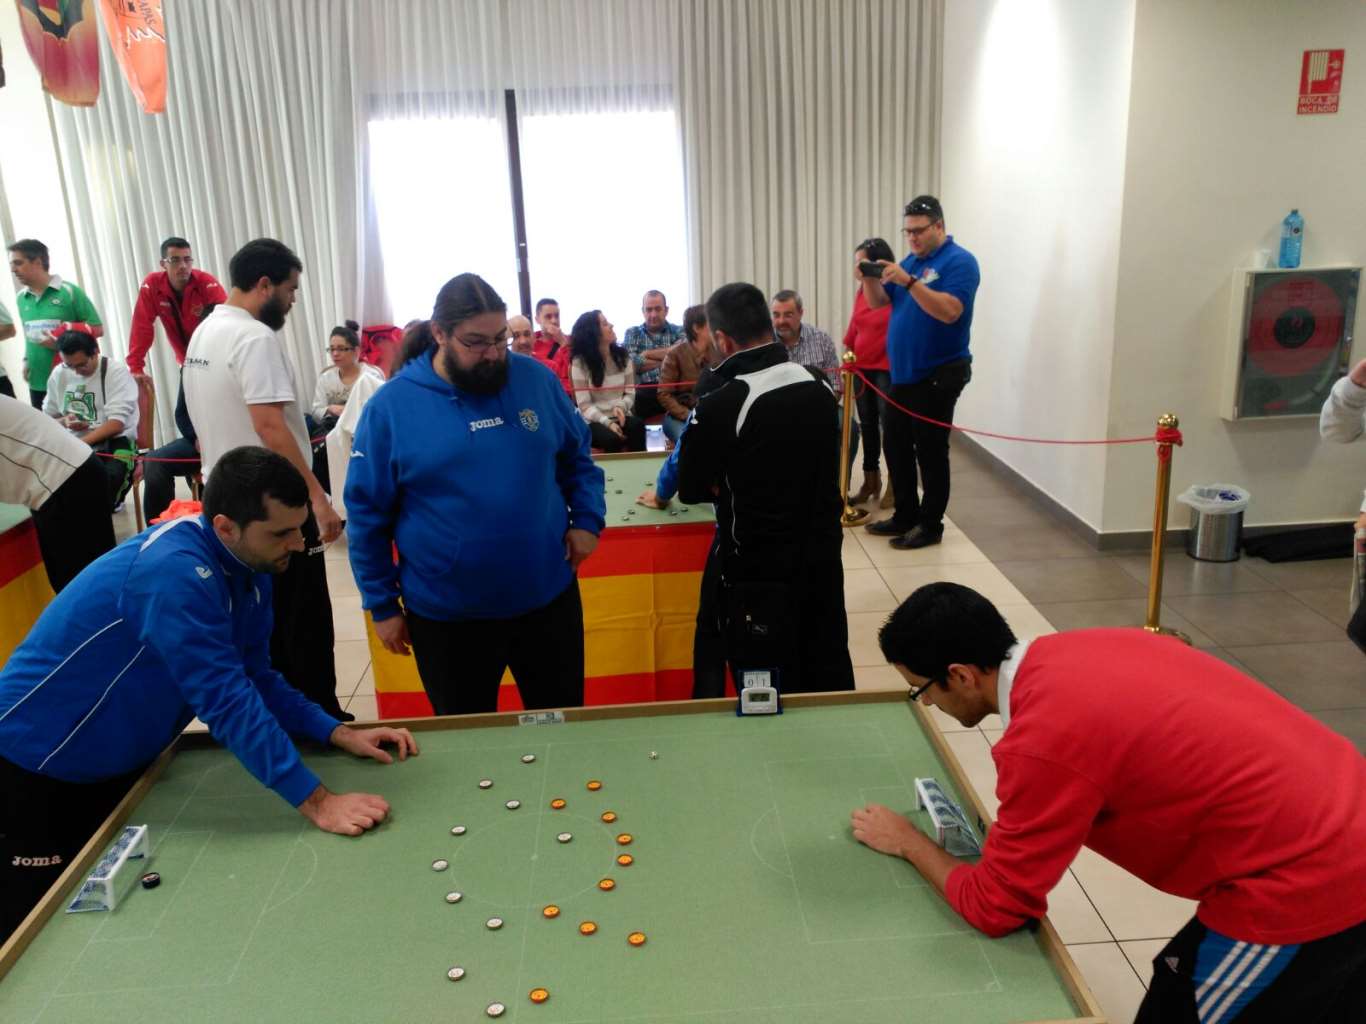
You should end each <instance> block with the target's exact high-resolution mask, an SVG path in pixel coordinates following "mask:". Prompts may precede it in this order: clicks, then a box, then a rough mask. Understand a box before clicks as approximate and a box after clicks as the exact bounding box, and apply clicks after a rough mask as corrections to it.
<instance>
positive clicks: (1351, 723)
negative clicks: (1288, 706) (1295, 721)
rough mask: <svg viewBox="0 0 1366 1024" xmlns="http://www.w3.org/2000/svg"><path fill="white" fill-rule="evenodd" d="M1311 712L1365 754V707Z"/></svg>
mask: <svg viewBox="0 0 1366 1024" xmlns="http://www.w3.org/2000/svg"><path fill="white" fill-rule="evenodd" d="M1311 714H1313V716H1314V717H1315V718H1317V719H1318V720H1319V721H1320V722H1322V723H1323V724H1324V725H1326V726H1328V728H1330V729H1332V730H1333V731H1334V732H1340V733H1342V735H1344V736H1346V737H1347V738H1348V739H1349V740H1351V741H1352V742H1353V743H1355V744H1356V745H1357V749H1358V750H1360V751H1361V752H1362V753H1363V754H1366V708H1355V709H1353V710H1349V711H1314V712H1311Z"/></svg>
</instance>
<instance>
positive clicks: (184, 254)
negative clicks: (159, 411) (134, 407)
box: [128, 237, 228, 382]
mask: <svg viewBox="0 0 1366 1024" xmlns="http://www.w3.org/2000/svg"><path fill="white" fill-rule="evenodd" d="M161 267H162V269H161V270H157V271H154V272H152V273H150V274H148V275H147V276H146V277H145V278H144V279H143V282H142V288H141V289H139V290H138V301H137V304H136V305H134V306H133V328H132V330H131V331H129V332H128V369H129V370H131V371H132V373H133V376H134V377H135V378H137V380H138V381H139V382H141V381H143V380H145V379H147V373H146V370H145V366H146V361H147V350H148V349H150V348H151V347H152V325H153V323H155V322H156V321H157V320H158V319H160V320H161V326H162V327H164V328H165V329H166V340H167V341H169V342H170V343H171V348H172V349H174V350H175V361H176V363H178V364H180V365H184V363H185V350H186V349H187V348H189V346H190V336H191V335H192V334H194V330H195V328H196V327H198V326H199V321H201V320H203V319H204V317H205V316H207V315H208V314H207V311H206V309H205V307H209V306H216V305H218V303H220V302H226V301H227V298H228V296H227V293H226V292H224V291H223V286H222V285H221V284H219V283H218V281H217V279H216V278H214V276H213V275H212V274H209V273H206V272H204V271H202V270H195V269H194V256H193V255H192V254H191V252H190V243H189V242H187V241H185V239H183V238H176V237H171V238H168V239H166V241H164V242H162V243H161Z"/></svg>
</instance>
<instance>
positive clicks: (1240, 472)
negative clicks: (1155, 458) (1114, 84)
mask: <svg viewBox="0 0 1366 1024" xmlns="http://www.w3.org/2000/svg"><path fill="white" fill-rule="evenodd" d="M1328 47H1331V48H1345V49H1346V51H1347V60H1346V65H1345V67H1344V77H1343V94H1342V102H1341V107H1340V112H1339V113H1337V114H1334V115H1320V116H1312V117H1310V116H1305V117H1299V116H1296V114H1295V99H1296V93H1297V91H1298V84H1299V75H1300V60H1301V54H1302V51H1304V50H1306V49H1315V48H1328ZM1131 94H1132V96H1131V104H1130V110H1131V113H1130V119H1129V139H1128V160H1127V166H1126V169H1125V176H1124V177H1125V195H1124V226H1123V244H1122V248H1121V253H1120V261H1119V282H1120V284H1119V298H1118V308H1117V313H1116V319H1115V347H1114V362H1113V373H1112V380H1111V383H1110V403H1109V404H1110V426H1111V430H1112V431H1114V432H1115V433H1126V432H1133V431H1143V430H1145V429H1147V428H1148V427H1150V426H1151V424H1152V421H1153V417H1154V415H1155V414H1156V413H1158V412H1161V411H1163V410H1168V409H1169V410H1171V411H1174V412H1176V413H1177V414H1178V415H1179V416H1180V417H1181V426H1182V430H1183V431H1184V433H1185V437H1186V444H1185V447H1184V448H1183V449H1181V450H1179V451H1178V453H1177V455H1176V459H1175V463H1174V466H1175V468H1174V490H1175V491H1180V490H1181V489H1183V488H1184V487H1185V486H1186V485H1187V484H1188V483H1191V482H1213V481H1227V482H1231V483H1238V484H1243V485H1244V486H1246V487H1247V488H1248V489H1249V490H1251V491H1252V494H1253V504H1252V507H1251V508H1250V509H1249V511H1248V514H1247V517H1246V522H1247V523H1249V524H1275V523H1286V522H1312V521H1320V520H1331V519H1344V518H1349V517H1351V516H1353V514H1354V513H1355V510H1356V509H1357V508H1358V506H1359V504H1360V501H1361V493H1362V487H1363V485H1366V445H1363V446H1362V447H1343V446H1337V445H1330V444H1327V443H1324V442H1321V441H1320V440H1319V437H1318V429H1317V424H1316V422H1315V421H1313V420H1305V419H1293V420H1287V421H1282V422H1265V421H1263V422H1250V421H1249V422H1241V423H1227V422H1224V421H1223V420H1221V419H1220V418H1219V415H1218V398H1219V373H1220V359H1221V353H1222V346H1223V344H1224V335H1225V327H1226V321H1227V311H1228V304H1229V281H1230V279H1231V276H1232V273H1233V271H1234V269H1235V268H1237V267H1240V266H1246V265H1247V260H1248V256H1249V254H1250V253H1251V252H1252V251H1253V250H1256V249H1258V248H1270V249H1272V250H1273V251H1274V249H1275V247H1276V240H1277V237H1278V227H1279V224H1278V222H1279V221H1280V219H1281V218H1282V217H1283V216H1285V214H1286V212H1287V211H1288V210H1289V209H1290V208H1291V207H1292V206H1294V207H1299V209H1300V212H1301V213H1302V214H1304V218H1305V243H1304V253H1303V262H1302V265H1303V266H1313V265H1318V264H1327V263H1348V264H1352V265H1361V264H1362V263H1363V261H1366V8H1363V6H1362V3H1361V0H1317V2H1315V3H1299V4H1289V3H1285V2H1284V0H1203V2H1200V3H1190V2H1183V0H1140V2H1139V4H1138V14H1137V20H1136V27H1135V31H1134V47H1133V83H1132V89H1131ZM1357 324H1358V341H1357V353H1356V357H1357V358H1360V357H1362V356H1363V355H1366V341H1363V340H1362V339H1360V337H1359V334H1360V327H1361V325H1362V324H1366V317H1363V316H1362V315H1361V314H1360V313H1358V316H1357ZM1120 466H1121V457H1120V456H1117V455H1111V456H1110V457H1109V460H1108V470H1109V471H1108V472H1107V474H1106V480H1105V511H1104V523H1103V528H1104V530H1106V531H1112V530H1135V529H1143V528H1145V527H1146V526H1148V524H1149V521H1150V518H1151V508H1152V504H1151V503H1152V490H1151V481H1150V479H1149V477H1148V475H1147V474H1130V473H1125V472H1120V471H1119V469H1120ZM1185 521H1186V515H1185V513H1184V510H1182V509H1179V508H1178V509H1174V511H1173V524H1174V525H1185Z"/></svg>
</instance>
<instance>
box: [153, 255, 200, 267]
mask: <svg viewBox="0 0 1366 1024" xmlns="http://www.w3.org/2000/svg"><path fill="white" fill-rule="evenodd" d="M161 262H162V263H164V264H166V265H167V266H168V267H192V266H194V257H193V256H167V257H166V258H165V259H164V260H162V261H161Z"/></svg>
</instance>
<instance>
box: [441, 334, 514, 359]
mask: <svg viewBox="0 0 1366 1024" xmlns="http://www.w3.org/2000/svg"><path fill="white" fill-rule="evenodd" d="M451 338H453V339H454V340H455V341H458V342H459V343H460V344H461V345H462V346H463V347H464V348H467V349H469V351H471V352H474V353H475V354H477V355H481V356H482V355H483V354H484V353H485V352H487V351H488V350H489V349H493V348H506V347H507V341H508V336H507V332H506V331H501V332H499V334H498V337H496V338H491V339H490V338H484V337H482V336H476V337H475V338H474V339H473V340H470V341H466V340H465V339H464V338H462V337H460V335H458V334H455V333H452V334H451Z"/></svg>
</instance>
